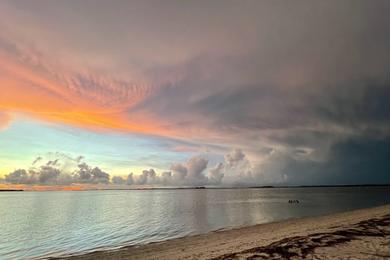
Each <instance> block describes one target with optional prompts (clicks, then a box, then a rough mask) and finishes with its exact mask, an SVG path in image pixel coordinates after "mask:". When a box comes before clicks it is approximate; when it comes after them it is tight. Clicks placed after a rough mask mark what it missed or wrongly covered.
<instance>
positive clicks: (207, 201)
mask: <svg viewBox="0 0 390 260" xmlns="http://www.w3.org/2000/svg"><path fill="white" fill-rule="evenodd" d="M290 199H297V200H299V201H300V203H299V204H289V203H288V200H290ZM387 203H390V187H353V188H352V187H348V188H267V189H191V190H190V189H186V190H130V191H124V190H123V191H121V190H113V191H109V190H106V191H79V192H72V191H48V192H2V193H0V232H1V233H0V259H26V258H28V259H35V258H36V259H40V258H45V257H49V256H61V255H68V254H80V253H84V252H89V251H94V250H102V249H114V248H118V247H121V246H125V245H134V244H144V243H149V242H155V241H161V240H166V239H171V238H176V237H182V236H187V235H194V234H200V233H206V232H210V231H213V230H219V229H230V228H236V227H242V226H248V225H254V224H260V223H267V222H272V221H278V220H282V219H288V218H298V217H304V216H315V215H323V214H329V213H334V212H341V211H346V210H351V209H358V208H365V207H371V206H377V205H381V204H387Z"/></svg>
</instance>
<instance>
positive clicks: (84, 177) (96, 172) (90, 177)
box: [74, 162, 110, 184]
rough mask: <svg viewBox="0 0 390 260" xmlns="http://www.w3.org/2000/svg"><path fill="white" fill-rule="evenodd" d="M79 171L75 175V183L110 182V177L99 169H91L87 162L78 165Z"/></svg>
mask: <svg viewBox="0 0 390 260" xmlns="http://www.w3.org/2000/svg"><path fill="white" fill-rule="evenodd" d="M78 168H79V169H78V170H77V171H76V172H75V173H74V180H75V182H80V183H94V184H98V183H104V184H108V183H109V182H110V175H109V174H108V173H106V172H104V171H102V170H101V169H100V168H99V167H90V166H89V165H88V164H86V163H85V162H82V163H80V164H79V165H78Z"/></svg>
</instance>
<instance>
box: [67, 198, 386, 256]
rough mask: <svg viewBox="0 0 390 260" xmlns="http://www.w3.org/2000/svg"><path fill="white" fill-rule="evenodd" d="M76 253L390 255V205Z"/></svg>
mask: <svg viewBox="0 0 390 260" xmlns="http://www.w3.org/2000/svg"><path fill="white" fill-rule="evenodd" d="M72 258H74V259H88V260H89V259H390V205H386V206H381V207H376V208H370V209H363V210H356V211H350V212H344V213H338V214H333V215H329V216H321V217H310V218H301V219H293V220H287V221H281V222H275V223H269V224H262V225H256V226H251V227H245V228H240V229H234V230H228V231H220V232H211V233H208V234H205V235H198V236H191V237H185V238H179V239H173V240H169V241H165V242H159V243H152V244H148V245H142V246H138V247H136V246H130V247H125V248H121V249H118V250H115V251H100V252H93V253H89V254H85V255H80V256H73V257H72Z"/></svg>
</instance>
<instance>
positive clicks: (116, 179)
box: [111, 176, 126, 184]
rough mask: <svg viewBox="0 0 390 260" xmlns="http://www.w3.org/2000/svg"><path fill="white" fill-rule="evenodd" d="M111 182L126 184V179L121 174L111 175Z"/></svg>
mask: <svg viewBox="0 0 390 260" xmlns="http://www.w3.org/2000/svg"><path fill="white" fill-rule="evenodd" d="M111 182H112V183H113V184H126V179H124V178H123V177H122V176H114V177H112V179H111Z"/></svg>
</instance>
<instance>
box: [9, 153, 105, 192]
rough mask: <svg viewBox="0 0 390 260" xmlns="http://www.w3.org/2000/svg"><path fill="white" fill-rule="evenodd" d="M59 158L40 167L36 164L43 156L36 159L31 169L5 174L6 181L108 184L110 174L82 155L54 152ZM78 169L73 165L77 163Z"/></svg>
mask: <svg viewBox="0 0 390 260" xmlns="http://www.w3.org/2000/svg"><path fill="white" fill-rule="evenodd" d="M54 156H57V157H58V158H56V159H53V160H48V161H47V162H46V163H43V164H42V165H40V166H39V167H35V165H36V164H37V163H38V162H40V161H42V160H43V158H42V157H41V156H39V157H37V159H35V160H34V162H33V164H32V166H33V167H31V168H30V169H28V170H25V169H18V170H15V171H13V172H11V173H9V174H7V175H5V178H4V179H5V181H6V182H8V183H14V184H16V183H17V184H48V185H57V184H58V185H65V184H71V183H90V184H99V183H102V184H108V183H109V182H110V175H109V174H108V173H106V172H104V171H102V170H101V169H100V168H98V167H91V166H89V165H88V164H87V163H86V162H82V161H81V160H82V157H80V156H79V157H76V158H72V157H70V156H68V155H65V154H62V153H54ZM77 162H80V163H79V164H76V169H74V168H73V167H71V164H72V163H77Z"/></svg>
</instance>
